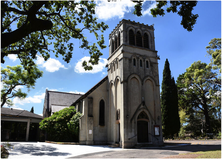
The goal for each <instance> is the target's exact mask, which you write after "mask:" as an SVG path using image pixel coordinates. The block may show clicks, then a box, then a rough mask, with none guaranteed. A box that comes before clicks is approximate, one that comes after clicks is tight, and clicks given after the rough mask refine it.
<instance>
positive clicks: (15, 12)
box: [1, 1, 108, 70]
mask: <svg viewBox="0 0 222 159" xmlns="http://www.w3.org/2000/svg"><path fill="white" fill-rule="evenodd" d="M95 5H96V4H95V2H93V1H80V2H76V1H1V37H2V39H4V40H2V41H1V62H2V63H4V57H5V56H8V55H9V54H16V55H18V58H19V59H20V61H21V64H22V65H23V67H24V68H25V69H26V70H30V68H31V67H33V65H34V64H35V62H34V59H36V58H37V55H40V56H42V57H43V58H44V60H45V61H46V60H47V59H49V58H50V54H49V52H50V51H52V52H53V53H55V56H56V57H58V56H59V55H60V56H62V57H63V60H64V61H66V62H67V63H69V62H70V60H71V58H72V54H73V51H74V43H73V40H74V39H78V40H80V41H81V44H80V46H78V45H77V46H76V47H80V48H82V49H86V50H88V51H89V54H90V60H89V63H86V62H85V63H84V65H83V66H84V68H85V69H86V70H90V69H92V67H91V66H89V64H92V65H96V64H98V61H99V57H100V56H102V55H103V54H102V53H101V51H100V49H99V48H101V49H104V48H105V47H106V46H105V45H104V37H103V35H102V34H101V33H103V32H104V31H105V30H106V29H107V28H108V26H107V25H105V23H104V22H101V23H98V22H97V18H96V17H95ZM14 23H17V26H13V27H12V25H13V24H14ZM15 27H16V28H15ZM85 31H88V32H89V33H91V34H94V35H95V43H92V44H90V43H89V42H88V40H87V37H85V36H84V32H85ZM49 45H53V46H54V47H53V48H52V49H51V48H50V47H48V46H49Z"/></svg>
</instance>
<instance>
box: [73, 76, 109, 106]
mask: <svg viewBox="0 0 222 159" xmlns="http://www.w3.org/2000/svg"><path fill="white" fill-rule="evenodd" d="M106 80H108V76H106V77H104V78H103V79H102V80H101V81H99V83H97V84H96V85H95V86H93V87H92V88H91V89H90V90H89V91H88V92H86V93H85V94H84V95H82V96H81V97H80V98H79V99H77V100H76V101H75V102H74V103H73V104H72V106H74V105H75V104H77V103H78V102H79V101H81V100H82V99H84V98H86V97H87V96H88V95H89V94H90V93H92V92H93V91H94V90H95V89H96V88H98V87H99V86H100V85H101V84H103V83H104V82H105V81H106Z"/></svg>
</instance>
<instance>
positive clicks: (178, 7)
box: [133, 0, 198, 31]
mask: <svg viewBox="0 0 222 159" xmlns="http://www.w3.org/2000/svg"><path fill="white" fill-rule="evenodd" d="M135 3H137V4H136V5H135V11H134V12H133V13H134V14H135V15H137V16H141V15H142V3H141V1H139V0H138V1H135ZM156 3H157V7H156V8H153V9H151V14H152V15H153V17H156V16H157V15H160V16H164V15H165V10H164V9H163V7H164V6H166V5H167V3H168V4H169V3H170V7H168V8H167V9H166V11H167V12H168V13H169V12H173V13H177V14H178V15H179V16H181V17H182V20H181V23H180V24H181V25H183V27H184V29H186V30H187V31H192V30H193V27H194V24H196V21H197V18H198V14H193V13H192V11H193V8H194V7H195V6H196V5H197V1H170V2H167V1H156Z"/></svg>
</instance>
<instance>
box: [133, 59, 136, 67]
mask: <svg viewBox="0 0 222 159" xmlns="http://www.w3.org/2000/svg"><path fill="white" fill-rule="evenodd" d="M133 66H136V59H135V58H134V59H133Z"/></svg>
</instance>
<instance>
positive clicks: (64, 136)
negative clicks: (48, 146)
mask: <svg viewBox="0 0 222 159" xmlns="http://www.w3.org/2000/svg"><path fill="white" fill-rule="evenodd" d="M80 117H81V113H80V112H76V109H75V107H73V106H71V107H69V108H65V109H62V110H60V111H59V112H56V113H54V114H53V115H52V116H50V117H48V118H45V119H43V120H42V121H41V122H40V123H39V125H40V126H39V128H40V129H42V130H43V131H45V132H47V140H50V141H63V142H65V141H78V140H79V119H80Z"/></svg>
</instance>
